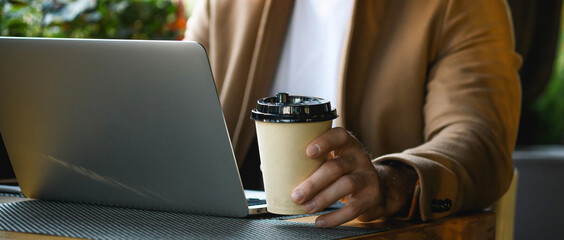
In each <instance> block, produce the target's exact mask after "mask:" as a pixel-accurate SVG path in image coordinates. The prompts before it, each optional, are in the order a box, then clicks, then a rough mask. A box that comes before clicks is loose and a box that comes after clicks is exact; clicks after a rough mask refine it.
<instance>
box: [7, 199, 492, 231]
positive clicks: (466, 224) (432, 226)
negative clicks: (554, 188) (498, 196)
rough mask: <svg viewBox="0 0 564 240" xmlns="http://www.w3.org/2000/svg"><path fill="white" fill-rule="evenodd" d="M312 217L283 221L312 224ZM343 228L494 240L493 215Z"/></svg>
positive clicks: (482, 213)
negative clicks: (377, 229) (382, 229)
mask: <svg viewBox="0 0 564 240" xmlns="http://www.w3.org/2000/svg"><path fill="white" fill-rule="evenodd" d="M21 200H22V198H14V197H6V196H0V203H6V202H13V201H21ZM315 217H316V216H308V217H301V218H296V219H289V220H286V221H294V222H305V223H313V222H314V221H315ZM345 225H346V226H351V227H359V228H385V229H389V230H387V231H384V232H379V233H374V234H368V235H363V236H358V237H353V238H351V239H494V236H495V215H494V213H493V212H473V213H466V214H459V215H456V216H451V217H447V218H444V219H439V220H435V221H431V222H425V223H423V222H404V221H383V220H376V221H372V222H368V223H364V222H360V221H357V220H353V221H351V222H348V223H346V224H345ZM0 239H50V240H52V239H69V238H66V237H58V236H48V235H39V234H28V233H18V232H7V231H0Z"/></svg>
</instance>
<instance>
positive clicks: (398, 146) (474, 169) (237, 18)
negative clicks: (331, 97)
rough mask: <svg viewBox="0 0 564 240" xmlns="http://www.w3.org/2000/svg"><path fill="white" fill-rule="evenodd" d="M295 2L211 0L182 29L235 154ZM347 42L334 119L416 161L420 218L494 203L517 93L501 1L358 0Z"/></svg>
mask: <svg viewBox="0 0 564 240" xmlns="http://www.w3.org/2000/svg"><path fill="white" fill-rule="evenodd" d="M292 6H293V1H287V0H278V1H274V0H205V2H204V3H203V4H201V5H200V7H199V8H198V9H196V10H195V12H194V15H193V17H192V18H191V19H190V20H189V26H188V31H187V39H188V40H194V41H198V42H200V43H202V45H203V46H204V47H205V48H206V49H207V51H208V54H209V59H210V62H211V66H212V70H213V73H214V77H215V80H216V85H217V89H218V92H219V95H220V100H221V103H222V105H223V109H224V112H225V119H226V122H227V126H228V128H229V133H230V135H231V138H232V142H233V146H234V149H235V154H236V157H237V159H239V160H242V159H244V157H245V155H246V152H247V150H248V148H249V146H250V143H251V141H252V139H253V137H254V133H255V129H254V123H253V122H252V121H251V120H250V118H249V116H250V111H251V109H252V108H253V107H254V106H255V103H256V100H257V99H259V98H261V97H265V96H267V95H268V94H269V88H270V86H271V82H272V79H273V76H274V73H275V71H276V68H277V66H278V59H279V57H280V52H281V48H282V45H283V41H284V36H285V31H286V28H287V25H288V23H289V19H290V15H291V12H292ZM346 42H347V47H346V48H345V50H344V51H345V52H344V54H343V56H344V57H343V58H342V61H341V65H340V74H339V79H340V85H339V89H340V94H339V96H338V99H339V100H338V102H339V104H338V106H339V107H340V108H339V109H337V111H338V113H339V114H340V117H339V118H338V120H337V121H338V122H337V123H338V125H340V126H344V127H345V128H346V129H348V130H350V131H352V132H353V133H354V134H355V135H356V137H357V138H358V139H359V140H360V141H361V142H362V143H363V144H364V145H365V147H366V149H367V151H368V152H369V153H370V154H371V155H372V156H373V159H374V162H381V161H390V160H393V161H401V162H403V163H406V164H408V165H410V166H413V167H414V168H415V169H416V171H417V173H418V174H419V177H420V181H421V185H420V195H419V208H420V214H421V217H422V219H423V220H427V219H433V218H439V217H443V216H446V215H449V214H452V213H454V212H458V211H461V210H466V209H480V208H484V207H487V206H489V205H491V204H492V203H493V202H494V201H495V200H496V199H498V198H499V197H500V196H501V195H502V194H503V193H504V192H505V190H506V189H507V188H508V186H509V184H510V180H511V177H512V174H513V164H512V160H511V153H512V151H513V148H514V145H515V139H516V135H517V128H518V119H519V113H520V102H521V101H520V98H521V89H520V84H519V77H518V74H517V71H518V69H519V67H520V64H521V59H520V57H519V56H518V55H517V54H516V53H515V51H514V42H513V32H512V23H511V21H510V16H509V11H508V7H507V4H506V2H505V1H503V0H425V1H421V0H401V1H398V0H356V2H355V7H354V13H353V22H352V25H351V28H350V30H349V34H348V39H347V41H346ZM305 54H307V53H305ZM239 164H240V162H239Z"/></svg>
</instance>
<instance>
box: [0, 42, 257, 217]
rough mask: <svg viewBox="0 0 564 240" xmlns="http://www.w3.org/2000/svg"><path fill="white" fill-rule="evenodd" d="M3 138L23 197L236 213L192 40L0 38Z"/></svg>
mask: <svg viewBox="0 0 564 240" xmlns="http://www.w3.org/2000/svg"><path fill="white" fill-rule="evenodd" d="M0 52H1V53H2V56H1V57H0V72H1V73H2V78H1V79H0V131H1V134H2V137H3V138H4V142H5V145H6V148H7V150H8V154H9V157H10V160H11V162H12V165H13V168H14V172H15V174H16V177H17V179H18V182H19V184H20V186H21V188H22V191H23V193H24V194H25V195H26V196H28V197H31V198H39V199H47V200H58V201H71V202H84V203H96V204H103V205H112V206H125V207H135V208H145V209H157V210H169V211H182V212H195V213H204V214H212V215H222V216H244V215H246V214H247V211H248V209H247V206H246V202H245V198H244V193H243V190H242V186H241V181H240V178H239V175H238V172H237V167H236V162H235V159H234V155H233V151H232V147H231V143H230V140H229V136H228V132H227V128H226V125H225V121H224V119H223V115H222V110H221V106H220V103H219V100H218V96H217V92H216V89H215V85H214V81H213V77H212V74H211V70H210V66H209V62H208V59H207V56H206V52H205V50H204V49H203V47H202V46H201V45H199V44H198V43H195V42H179V41H139V40H88V39H40V38H0Z"/></svg>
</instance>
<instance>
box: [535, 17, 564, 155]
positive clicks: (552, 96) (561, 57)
mask: <svg viewBox="0 0 564 240" xmlns="http://www.w3.org/2000/svg"><path fill="white" fill-rule="evenodd" d="M563 10H564V9H563ZM563 12H564V11H563ZM560 26H561V27H560V28H561V29H560V38H559V40H558V48H557V49H558V53H557V55H556V56H557V57H556V61H555V65H554V67H553V73H552V77H551V80H550V82H549V84H548V86H547V87H546V90H545V91H544V93H543V94H542V95H541V96H540V97H539V98H538V100H537V101H536V102H535V106H534V109H535V110H536V111H537V113H538V114H539V115H540V118H541V121H542V126H541V130H542V132H541V133H540V134H539V136H540V137H539V138H540V139H539V143H545V144H546V143H548V144H555V143H556V144H564V18H563V20H562V22H561V24H560Z"/></svg>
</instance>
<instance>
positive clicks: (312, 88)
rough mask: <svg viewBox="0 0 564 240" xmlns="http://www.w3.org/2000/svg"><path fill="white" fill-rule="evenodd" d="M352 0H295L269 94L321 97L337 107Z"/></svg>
mask: <svg viewBox="0 0 564 240" xmlns="http://www.w3.org/2000/svg"><path fill="white" fill-rule="evenodd" d="M353 4H354V1H352V0H297V1H295V3H294V9H293V12H292V17H291V19H290V25H289V26H288V32H287V34H286V38H285V41H284V46H283V48H282V55H281V58H280V62H279V64H278V69H277V71H276V76H275V78H274V84H273V86H272V89H271V94H274V93H276V92H288V93H290V94H291V95H306V96H315V97H321V98H324V99H326V100H329V101H331V105H332V106H333V107H336V104H337V102H336V100H337V99H336V98H337V85H338V82H337V79H338V73H339V62H340V59H341V57H342V56H341V53H342V52H343V51H342V49H343V47H344V44H345V39H347V36H346V35H347V33H348V29H349V26H350V23H351V17H352V9H353Z"/></svg>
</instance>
